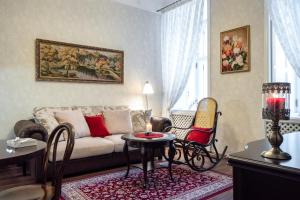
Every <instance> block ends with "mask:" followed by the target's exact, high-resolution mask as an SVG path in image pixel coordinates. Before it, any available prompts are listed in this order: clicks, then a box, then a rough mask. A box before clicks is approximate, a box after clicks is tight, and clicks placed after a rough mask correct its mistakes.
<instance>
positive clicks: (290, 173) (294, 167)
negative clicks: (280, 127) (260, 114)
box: [228, 132, 300, 200]
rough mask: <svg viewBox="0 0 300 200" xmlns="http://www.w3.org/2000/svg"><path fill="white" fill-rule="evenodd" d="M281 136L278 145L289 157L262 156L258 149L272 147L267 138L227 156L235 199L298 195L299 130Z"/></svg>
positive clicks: (299, 195)
mask: <svg viewBox="0 0 300 200" xmlns="http://www.w3.org/2000/svg"><path fill="white" fill-rule="evenodd" d="M283 138H284V141H283V143H282V145H281V146H280V147H281V149H282V150H283V151H285V152H288V153H289V154H290V155H291V156H292V159H291V160H288V161H281V160H274V159H272V160H271V159H267V158H263V157H262V156H261V155H260V154H261V152H262V151H265V150H268V149H270V148H271V146H270V144H269V142H268V141H267V140H266V139H263V140H258V141H254V142H251V143H249V144H248V145H247V146H246V148H245V150H244V151H241V152H238V153H233V154H231V155H230V156H229V160H228V162H229V164H231V165H232V167H233V197H234V200H250V199H251V200H252V199H256V200H260V199H262V200H265V199H272V200H277V199H278V200H279V199H280V200H281V199H300V132H294V133H288V134H285V135H284V136H283Z"/></svg>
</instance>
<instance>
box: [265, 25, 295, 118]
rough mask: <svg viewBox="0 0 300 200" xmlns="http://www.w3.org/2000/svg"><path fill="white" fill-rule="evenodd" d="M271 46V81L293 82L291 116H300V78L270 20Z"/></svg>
mask: <svg viewBox="0 0 300 200" xmlns="http://www.w3.org/2000/svg"><path fill="white" fill-rule="evenodd" d="M270 44H271V45H270V48H271V51H270V52H271V55H270V56H271V59H270V61H271V81H272V82H289V83H291V96H290V98H291V99H290V109H291V117H300V105H299V103H300V102H299V99H300V91H299V89H300V78H299V77H297V75H296V73H295V71H294V69H293V67H292V66H291V65H290V63H289V61H288V60H287V58H286V56H285V54H284V51H283V49H282V46H281V44H280V42H279V40H278V37H277V35H276V33H275V31H274V30H273V29H272V23H271V22H270Z"/></svg>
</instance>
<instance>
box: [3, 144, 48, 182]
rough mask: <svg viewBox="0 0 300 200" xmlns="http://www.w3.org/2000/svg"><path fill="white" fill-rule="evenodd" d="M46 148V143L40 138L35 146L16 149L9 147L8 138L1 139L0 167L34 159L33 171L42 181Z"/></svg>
mask: <svg viewBox="0 0 300 200" xmlns="http://www.w3.org/2000/svg"><path fill="white" fill-rule="evenodd" d="M45 148H46V143H45V142H43V141H39V140H38V141H37V145H35V146H29V147H21V148H16V149H15V148H11V147H8V146H7V145H6V140H0V167H2V166H7V165H11V164H18V163H23V162H26V161H29V160H32V161H33V164H34V166H33V167H32V172H33V173H34V174H35V177H36V181H40V180H41V174H42V161H43V156H44V151H45Z"/></svg>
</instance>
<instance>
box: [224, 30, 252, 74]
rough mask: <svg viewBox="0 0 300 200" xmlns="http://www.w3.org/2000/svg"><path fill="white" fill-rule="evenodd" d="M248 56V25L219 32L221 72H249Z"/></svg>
mask: <svg viewBox="0 0 300 200" xmlns="http://www.w3.org/2000/svg"><path fill="white" fill-rule="evenodd" d="M250 58H251V57H250V25H247V26H242V27H239V28H235V29H231V30H228V31H224V32H221V33H220V61H221V62H220V72H221V74H228V73H235V72H249V71H250V69H251V62H250V61H251V59H250Z"/></svg>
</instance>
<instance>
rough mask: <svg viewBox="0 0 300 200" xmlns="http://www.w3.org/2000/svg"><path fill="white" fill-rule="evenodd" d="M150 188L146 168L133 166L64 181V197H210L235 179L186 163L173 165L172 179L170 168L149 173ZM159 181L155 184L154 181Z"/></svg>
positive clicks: (131, 199) (79, 199)
mask: <svg viewBox="0 0 300 200" xmlns="http://www.w3.org/2000/svg"><path fill="white" fill-rule="evenodd" d="M148 173H149V175H148V176H149V177H150V182H149V187H148V189H143V188H142V187H141V184H142V177H143V173H142V170H140V169H136V168H132V169H131V170H130V173H129V177H128V178H124V175H125V170H122V171H118V172H112V173H108V174H103V175H99V176H96V177H92V178H87V179H83V180H79V181H72V182H69V183H64V184H63V186H62V198H61V199H63V200H71V199H72V200H97V199H101V200H106V199H107V200H108V199H109V200H112V199H118V200H137V199H143V200H146V199H151V200H160V199H170V200H171V199H172V200H176V199H193V200H194V199H208V198H211V197H213V196H215V195H217V194H220V193H222V192H225V191H227V190H229V189H231V188H232V178H231V177H229V176H227V175H223V174H220V173H217V172H213V171H208V172H202V173H199V172H195V171H192V170H190V169H188V168H187V167H185V166H175V167H173V177H174V179H175V180H174V181H173V182H172V181H171V180H170V177H169V173H168V170H167V169H166V168H161V169H156V170H155V172H154V173H151V172H148ZM154 183H155V184H154Z"/></svg>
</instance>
